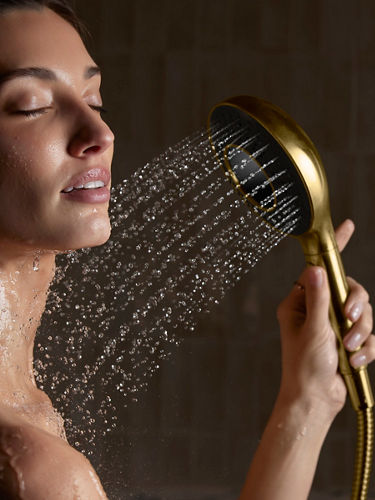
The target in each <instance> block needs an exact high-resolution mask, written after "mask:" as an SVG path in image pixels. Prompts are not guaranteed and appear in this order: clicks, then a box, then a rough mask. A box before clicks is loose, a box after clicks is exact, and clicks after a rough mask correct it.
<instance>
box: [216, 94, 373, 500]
mask: <svg viewBox="0 0 375 500" xmlns="http://www.w3.org/2000/svg"><path fill="white" fill-rule="evenodd" d="M231 121H233V123H234V124H235V125H233V127H234V129H235V133H232V134H231V133H229V132H230V129H231ZM236 127H237V128H236ZM220 129H221V130H225V133H224V134H221V135H220V134H218V132H217V131H218V130H219V131H220ZM228 130H229V132H228ZM208 131H209V137H210V141H211V145H212V148H213V150H214V152H215V154H216V156H217V158H218V161H219V162H220V164H221V166H222V167H223V168H224V170H225V172H226V174H227V175H229V177H230V180H231V181H232V183H233V184H234V187H235V188H236V191H237V192H239V194H240V195H241V196H242V197H243V198H244V200H245V201H246V202H247V203H248V204H249V205H251V206H252V207H253V208H254V209H255V211H256V212H257V213H258V214H259V215H260V216H261V217H262V218H263V219H264V220H265V221H266V222H267V223H268V224H270V225H272V226H274V227H276V228H277V229H278V230H280V227H279V221H280V209H278V206H279V205H282V204H283V203H284V206H287V204H288V203H286V202H285V200H283V199H282V196H283V195H282V194H279V193H283V192H284V191H285V189H283V186H282V185H281V184H280V180H278V176H277V172H276V174H275V168H277V163H278V162H279V163H280V165H281V166H282V168H283V175H284V176H285V175H286V177H287V178H288V179H289V181H288V182H289V184H288V186H294V188H291V189H292V194H293V196H294V197H293V198H292V200H294V199H295V200H296V203H297V204H298V203H300V205H301V207H300V213H301V214H302V218H301V219H302V221H301V222H300V223H299V224H298V225H297V227H296V228H295V229H294V230H292V231H291V235H292V236H295V237H296V238H297V239H298V240H299V242H300V244H301V245H302V249H303V252H304V255H305V259H306V263H307V264H308V265H317V266H322V267H324V268H325V270H326V272H327V276H328V281H329V285H330V291H331V304H330V320H331V324H332V328H333V330H334V331H335V334H336V338H337V347H338V355H339V369H340V373H341V374H342V376H343V379H344V381H345V383H346V387H347V389H348V394H349V397H350V400H351V403H352V406H353V408H354V410H355V411H356V414H357V419H358V434H357V452H356V461H355V471H354V479H353V489H352V500H365V499H366V498H367V494H368V487H369V481H370V472H371V465H372V452H373V441H374V428H373V414H372V408H373V406H374V398H373V395H372V390H371V385H370V381H369V378H368V373H367V368H366V367H360V368H358V369H355V368H353V367H352V366H351V365H350V362H349V353H348V352H347V351H346V350H345V348H344V345H343V342H342V339H343V337H344V336H345V334H346V332H347V331H348V330H349V329H350V328H351V326H352V323H351V322H350V321H349V320H348V319H347V318H346V317H345V314H344V306H345V302H346V299H347V297H348V292H349V287H348V283H347V280H346V275H345V272H344V268H343V265H342V261H341V256H340V253H339V251H338V248H337V244H336V239H335V233H334V229H333V225H332V220H331V214H330V206H329V194H328V183H327V179H326V175H325V171H324V168H323V165H322V162H321V160H320V157H319V154H318V152H317V150H316V148H315V146H314V144H313V143H312V141H311V140H310V138H309V137H308V136H307V135H306V133H305V132H304V131H303V130H302V129H301V127H299V125H298V124H297V123H296V122H295V121H294V120H293V119H292V118H291V117H290V116H289V115H287V114H286V113H285V112H284V111H283V110H281V109H280V108H278V107H276V106H274V105H273V104H271V103H268V102H266V101H263V100H262V99H258V98H255V97H250V96H239V97H233V98H230V99H228V100H226V101H224V102H222V103H220V104H218V105H216V106H215V107H214V108H213V109H212V110H211V112H210V115H209V118H208ZM246 135H249V137H248V138H246ZM226 136H227V137H228V138H226ZM250 136H251V137H250ZM233 137H236V138H237V139H236V141H234V140H233ZM257 141H258V142H257ZM262 141H263V143H264V145H263V146H262ZM255 143H257V144H258V150H257V151H258V152H259V151H261V153H258V152H257V154H255V153H254V154H252V153H251V152H250V145H251V147H254V144H255ZM246 144H248V146H249V147H247V146H246ZM259 144H260V146H259ZM267 148H268V149H267ZM270 150H271V151H272V155H271V156H265V157H264V161H263V162H262V160H261V157H262V154H263V151H268V152H269V151H270ZM264 154H269V153H264ZM231 155H232V156H231ZM235 155H237V156H238V158H239V159H240V160H241V162H242V164H243V163H244V162H245V164H246V168H248V174H249V175H248V178H251V179H252V180H251V181H248V180H247V179H246V178H245V176H244V174H243V173H241V169H240V168H237V166H234V165H233V163H232V160H231V158H233V157H234V156H235ZM272 158H273V159H272ZM275 158H276V159H275ZM271 164H272V165H273V166H272V169H273V170H272V172H271V173H270V172H268V171H267V168H266V166H267V165H271ZM275 165H276V166H275ZM241 168H243V165H242V167H241ZM246 168H245V172H246ZM280 168H281V167H280ZM257 170H259V172H257ZM257 174H258V177H259V178H260V182H261V183H262V184H263V185H264V186H266V189H265V191H266V192H267V199H268V204H267V203H266V202H264V203H263V200H262V199H261V197H260V196H259V189H258V187H257V186H255V184H254V183H255V181H254V179H256V175H257ZM241 175H242V176H243V177H241ZM288 176H289V177H288ZM290 181H291V182H290ZM267 183H268V185H267ZM277 183H279V185H277ZM264 186H263V187H264ZM267 189H268V191H267ZM293 189H294V192H293ZM254 193H256V194H254ZM278 210H279V212H278ZM275 221H276V222H277V224H276V223H275ZM281 228H282V226H281ZM281 230H282V229H281Z"/></svg>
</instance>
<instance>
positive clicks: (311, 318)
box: [301, 266, 330, 330]
mask: <svg viewBox="0 0 375 500" xmlns="http://www.w3.org/2000/svg"><path fill="white" fill-rule="evenodd" d="M301 283H302V285H303V286H304V287H305V295H306V314H307V321H308V322H311V323H312V324H313V325H314V329H318V330H319V329H324V328H325V327H326V326H327V321H328V311H329V301H330V292H329V287H328V282H327V275H326V272H325V270H324V269H323V268H321V267H315V266H311V267H307V268H306V269H305V271H304V272H303V274H302V276H301Z"/></svg>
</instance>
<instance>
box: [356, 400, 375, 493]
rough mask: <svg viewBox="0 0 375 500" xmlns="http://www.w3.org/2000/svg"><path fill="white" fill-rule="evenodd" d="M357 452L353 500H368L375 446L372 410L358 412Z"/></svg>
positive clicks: (366, 409)
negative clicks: (374, 448)
mask: <svg viewBox="0 0 375 500" xmlns="http://www.w3.org/2000/svg"><path fill="white" fill-rule="evenodd" d="M356 413H357V450H356V458H355V466H354V478H353V488H352V500H366V499H367V494H368V489H369V483H370V474H371V466H372V455H373V446H374V416H373V411H372V408H365V409H362V410H358V411H357V412H356Z"/></svg>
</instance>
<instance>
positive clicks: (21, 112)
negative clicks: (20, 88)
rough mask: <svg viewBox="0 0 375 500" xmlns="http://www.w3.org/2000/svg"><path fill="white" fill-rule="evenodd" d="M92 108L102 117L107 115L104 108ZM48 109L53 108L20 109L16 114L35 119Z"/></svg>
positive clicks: (92, 106)
mask: <svg viewBox="0 0 375 500" xmlns="http://www.w3.org/2000/svg"><path fill="white" fill-rule="evenodd" d="M90 108H91V109H93V110H94V111H97V112H98V113H100V114H101V115H102V114H104V113H107V110H106V109H105V108H103V106H94V105H91V106H90ZM48 109H51V108H39V109H31V110H27V109H20V110H18V111H16V112H15V113H16V114H17V115H23V116H26V117H27V118H35V117H37V116H39V115H43V114H44V113H46V112H47V110H48Z"/></svg>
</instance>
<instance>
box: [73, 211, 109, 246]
mask: <svg viewBox="0 0 375 500" xmlns="http://www.w3.org/2000/svg"><path fill="white" fill-rule="evenodd" d="M110 236H111V224H110V222H109V219H108V217H105V218H104V217H103V218H95V219H94V220H93V221H92V222H90V223H89V224H88V225H87V226H86V227H85V230H84V231H83V232H82V233H81V235H80V239H81V240H82V242H81V244H79V245H78V246H77V245H76V248H90V247H97V246H100V245H104V243H106V242H107V241H108V239H109V237H110Z"/></svg>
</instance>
